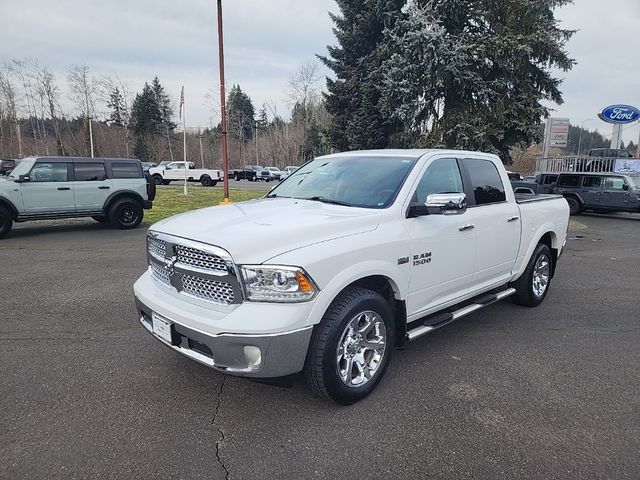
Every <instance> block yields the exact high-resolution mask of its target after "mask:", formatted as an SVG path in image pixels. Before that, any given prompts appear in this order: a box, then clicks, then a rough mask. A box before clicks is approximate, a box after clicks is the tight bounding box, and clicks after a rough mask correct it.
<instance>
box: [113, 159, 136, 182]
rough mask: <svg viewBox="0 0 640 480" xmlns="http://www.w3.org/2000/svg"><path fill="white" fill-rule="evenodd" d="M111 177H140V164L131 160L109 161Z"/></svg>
mask: <svg viewBox="0 0 640 480" xmlns="http://www.w3.org/2000/svg"><path fill="white" fill-rule="evenodd" d="M111 173H112V174H113V178H142V170H141V169H140V165H138V164H137V163H133V162H111Z"/></svg>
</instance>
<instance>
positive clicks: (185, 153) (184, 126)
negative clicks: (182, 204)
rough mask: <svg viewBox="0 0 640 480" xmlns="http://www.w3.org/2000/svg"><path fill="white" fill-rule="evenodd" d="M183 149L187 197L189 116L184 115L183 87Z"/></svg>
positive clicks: (185, 192)
mask: <svg viewBox="0 0 640 480" xmlns="http://www.w3.org/2000/svg"><path fill="white" fill-rule="evenodd" d="M182 147H183V150H184V152H183V153H184V194H185V195H187V170H188V169H189V164H188V163H187V116H186V115H185V113H184V86H183V87H182Z"/></svg>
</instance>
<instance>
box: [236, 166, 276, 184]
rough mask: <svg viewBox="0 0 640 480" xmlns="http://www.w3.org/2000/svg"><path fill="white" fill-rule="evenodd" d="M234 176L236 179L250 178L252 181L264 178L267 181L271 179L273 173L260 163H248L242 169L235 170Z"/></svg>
mask: <svg viewBox="0 0 640 480" xmlns="http://www.w3.org/2000/svg"><path fill="white" fill-rule="evenodd" d="M233 176H234V178H235V179H236V181H239V180H249V181H250V182H257V181H258V180H264V181H266V182H269V181H271V175H270V174H269V170H267V169H266V168H264V167H261V166H260V165H246V166H245V167H244V168H242V169H238V170H234V171H233Z"/></svg>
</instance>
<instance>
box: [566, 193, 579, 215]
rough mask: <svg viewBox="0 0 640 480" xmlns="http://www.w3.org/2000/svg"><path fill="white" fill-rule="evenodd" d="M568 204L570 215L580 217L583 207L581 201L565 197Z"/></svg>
mask: <svg viewBox="0 0 640 480" xmlns="http://www.w3.org/2000/svg"><path fill="white" fill-rule="evenodd" d="M565 199H566V200H567V203H568V204H569V214H570V215H580V212H581V211H582V205H581V204H580V201H579V200H578V199H577V198H576V197H565Z"/></svg>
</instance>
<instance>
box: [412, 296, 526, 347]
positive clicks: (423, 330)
mask: <svg viewBox="0 0 640 480" xmlns="http://www.w3.org/2000/svg"><path fill="white" fill-rule="evenodd" d="M514 293H516V289H515V288H507V289H506V290H503V291H501V292H498V293H489V294H485V295H481V296H479V297H476V298H474V299H472V300H471V301H472V303H471V304H469V305H467V306H465V307H462V308H461V309H460V310H456V311H454V312H445V313H437V314H435V315H432V316H430V317H428V318H427V319H426V320H424V321H423V322H422V324H421V325H419V326H418V327H416V328H412V329H411V330H409V331H408V332H407V340H408V341H412V340H415V339H416V338H420V337H422V336H423V335H426V334H427V333H431V332H433V331H434V330H437V329H438V328H441V327H444V326H445V325H448V324H450V323H451V322H454V321H456V320H458V319H460V318H462V317H466V316H467V315H469V314H471V313H473V312H475V311H477V310H480V309H481V308H484V307H486V306H488V305H491V304H493V303H496V302H499V301H500V300H503V299H505V298H507V297H510V296H511V295H513V294H514Z"/></svg>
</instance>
